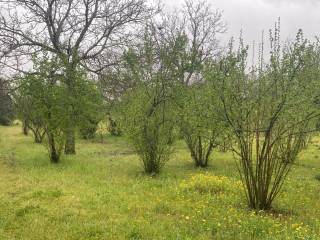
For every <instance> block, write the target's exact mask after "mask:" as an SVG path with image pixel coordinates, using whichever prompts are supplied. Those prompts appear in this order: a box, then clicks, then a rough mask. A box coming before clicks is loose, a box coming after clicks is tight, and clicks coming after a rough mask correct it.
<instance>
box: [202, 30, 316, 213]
mask: <svg viewBox="0 0 320 240" xmlns="http://www.w3.org/2000/svg"><path fill="white" fill-rule="evenodd" d="M271 46H272V51H271V58H270V63H269V64H267V65H264V63H262V62H261V64H260V66H259V67H258V68H257V69H253V71H252V73H251V74H247V73H246V62H247V49H246V48H245V47H243V45H242V43H240V50H239V51H238V52H237V53H233V52H232V50H230V52H229V54H228V55H227V56H226V57H225V58H224V59H223V60H221V62H220V63H218V64H216V65H215V66H213V67H212V69H214V70H213V71H211V73H210V74H209V75H208V76H207V77H208V78H209V79H211V81H212V82H213V86H214V89H215V91H216V92H217V93H219V94H220V99H221V103H222V106H223V108H222V112H223V113H224V117H225V121H226V122H227V123H228V124H229V126H230V129H232V131H233V134H234V136H235V138H236V140H237V144H236V146H234V149H233V150H234V152H235V153H237V154H238V155H239V157H240V160H239V162H238V163H239V170H240V175H241V178H242V181H243V183H244V186H245V192H246V197H247V200H248V204H249V206H250V207H252V208H254V209H270V208H271V204H272V202H273V200H274V199H275V198H276V197H277V196H278V194H279V192H280V190H281V187H282V186H283V183H284V181H285V179H286V176H287V175H288V173H289V172H290V170H291V168H292V163H293V162H294V161H295V160H296V158H297V156H298V153H299V152H300V151H301V150H302V148H303V146H304V143H305V142H306V139H307V138H308V135H309V132H310V129H312V127H313V122H314V121H313V119H315V118H316V117H317V116H318V115H319V113H318V111H317V110H316V109H315V108H314V104H313V102H314V99H315V98H314V97H315V91H314V88H315V85H314V80H315V79H316V78H317V75H314V69H310V67H311V66H312V67H313V66H314V64H313V58H312V57H311V56H312V53H313V49H312V46H308V44H307V42H306V41H305V40H304V39H303V38H302V33H301V32H299V33H298V35H297V40H296V42H295V43H294V44H292V45H289V46H287V47H286V48H284V49H283V50H281V48H280V43H279V30H278V28H276V30H275V33H274V36H271ZM230 49H231V48H230ZM261 54H263V53H261ZM255 70H256V71H255ZM318 72H319V71H318Z"/></svg>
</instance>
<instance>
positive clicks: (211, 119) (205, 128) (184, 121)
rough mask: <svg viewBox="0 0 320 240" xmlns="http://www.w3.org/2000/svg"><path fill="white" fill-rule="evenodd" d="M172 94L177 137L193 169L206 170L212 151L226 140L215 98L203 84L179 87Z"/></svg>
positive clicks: (206, 85)
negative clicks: (176, 118) (174, 93)
mask: <svg viewBox="0 0 320 240" xmlns="http://www.w3.org/2000/svg"><path fill="white" fill-rule="evenodd" d="M176 95H177V96H176V103H177V111H178V113H177V116H178V120H177V121H178V126H179V127H180V131H181V134H182V136H183V138H184V140H185V142H186V143H187V146H188V148H189V151H190V153H191V157H192V159H193V160H194V162H195V166H196V167H207V166H208V162H209V158H210V155H211V153H212V151H213V150H214V149H215V148H217V147H218V146H219V145H223V143H224V141H225V139H226V126H225V125H226V124H225V123H224V122H223V121H222V118H221V116H220V114H219V112H218V111H219V107H218V104H219V101H218V98H217V96H216V94H215V93H214V92H212V91H211V89H210V87H209V86H208V84H207V83H203V82H200V83H195V84H193V85H192V86H183V87H182V88H180V89H179V91H177V94H176Z"/></svg>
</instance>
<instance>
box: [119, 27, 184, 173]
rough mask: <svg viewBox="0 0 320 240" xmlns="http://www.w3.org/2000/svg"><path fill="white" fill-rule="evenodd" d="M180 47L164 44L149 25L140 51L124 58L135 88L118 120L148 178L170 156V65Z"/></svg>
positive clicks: (172, 72)
mask: <svg viewBox="0 0 320 240" xmlns="http://www.w3.org/2000/svg"><path fill="white" fill-rule="evenodd" d="M179 47H180V46H179V45H172V43H170V42H169V43H168V42H166V41H164V38H162V35H161V31H159V29H158V28H157V27H156V26H155V24H153V23H151V24H149V25H148V26H147V27H146V31H145V34H144V39H143V41H142V42H141V44H140V45H139V47H138V48H137V49H132V50H130V51H129V52H128V53H127V54H126V59H127V66H128V72H127V73H128V74H129V75H130V76H131V77H132V78H133V79H134V80H135V85H134V87H133V88H131V89H128V90H127V91H126V93H125V94H124V96H123V97H122V98H121V101H120V107H119V109H120V110H121V111H120V112H119V111H118V115H119V116H120V117H119V118H118V119H120V122H121V123H122V124H121V129H124V132H125V133H126V134H128V135H129V138H130V140H131V142H132V145H133V147H134V148H135V150H136V152H137V153H138V155H139V156H140V158H141V160H142V162H143V166H144V170H145V172H146V173H148V174H158V173H159V172H160V170H161V168H162V167H163V165H164V164H165V162H166V161H167V160H168V158H169V155H170V153H171V142H172V134H173V132H172V130H173V126H174V115H173V114H174V112H173V107H172V104H173V102H172V100H173V89H174V88H173V87H174V84H175V74H176V70H175V68H174V66H173V64H172V61H173V59H175V57H176V53H177V49H178V48H179Z"/></svg>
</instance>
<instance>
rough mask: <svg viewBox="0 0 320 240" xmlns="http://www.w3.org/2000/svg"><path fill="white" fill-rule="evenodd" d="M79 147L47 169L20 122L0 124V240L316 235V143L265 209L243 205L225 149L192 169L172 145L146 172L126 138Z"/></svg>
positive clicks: (319, 162)
mask: <svg viewBox="0 0 320 240" xmlns="http://www.w3.org/2000/svg"><path fill="white" fill-rule="evenodd" d="M77 151H78V153H77V155H76V156H72V157H63V159H62V162H61V163H60V164H58V165H52V164H50V162H49V160H48V156H47V152H46V149H45V147H44V146H43V145H37V144H35V143H33V139H32V138H31V137H25V136H23V135H22V134H21V130H20V127H18V126H15V127H0V239H5V240H6V239H24V240H25V239H30V240H31V239H32V240H34V239H54V240H56V239H68V240H69V239H75V240H79V239H86V240H87V239H223V240H224V239H235V240H238V239H243V240H248V239H263V240H265V239H277V240H278V239H320V181H319V180H317V178H319V177H318V176H319V174H320V149H319V146H318V143H314V144H313V145H311V146H310V147H309V148H308V150H306V151H304V152H303V153H302V154H301V156H300V157H299V161H298V162H297V164H295V166H294V169H293V171H292V173H291V174H290V176H289V178H288V180H287V181H286V184H285V186H284V189H283V191H282V193H281V195H280V196H279V198H278V199H277V200H276V202H275V203H274V211H273V212H268V213H265V212H259V213H255V212H253V211H251V210H249V209H248V208H247V206H246V202H245V199H244V196H243V194H242V189H241V186H240V185H239V184H238V183H239V181H238V174H237V171H236V166H235V162H234V160H233V157H232V154H230V153H214V154H213V156H212V161H211V167H209V169H208V170H206V171H204V170H197V169H194V167H193V165H192V161H191V159H190V156H189V153H188V152H187V150H186V149H185V146H184V144H183V143H182V142H179V143H178V144H177V146H176V151H175V154H174V155H173V156H172V157H171V160H170V161H169V162H168V163H167V165H166V166H165V168H164V169H163V172H162V173H161V174H160V176H158V177H155V178H150V177H148V176H146V175H144V174H143V173H142V167H141V165H140V162H139V159H138V158H137V156H136V155H134V154H133V152H132V150H131V149H130V148H129V147H128V144H127V143H126V141H125V139H123V138H113V137H107V138H106V140H105V143H103V144H101V143H92V142H86V141H79V142H78V145H77ZM206 172H207V173H206ZM203 174H204V175H203ZM222 175H224V176H226V177H227V178H221V179H222V180H221V181H220V180H217V179H220V177H215V176H222ZM205 176H207V177H205ZM196 181H197V182H196ZM199 186H200V187H199ZM206 188H207V190H206ZM200 190H201V191H200Z"/></svg>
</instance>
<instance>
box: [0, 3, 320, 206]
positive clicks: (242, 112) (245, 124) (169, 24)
mask: <svg viewBox="0 0 320 240" xmlns="http://www.w3.org/2000/svg"><path fill="white" fill-rule="evenodd" d="M0 3H1V4H3V3H6V5H5V8H3V9H6V14H4V13H3V12H1V11H0V13H1V14H2V17H1V18H0V36H1V37H0V42H1V43H2V45H1V46H2V49H0V53H1V54H2V55H1V57H0V59H1V63H2V64H3V66H5V67H7V68H8V67H9V68H11V69H15V70H18V71H19V72H20V73H21V74H19V75H18V76H16V77H15V78H14V79H15V81H14V82H13V83H12V86H14V87H15V89H16V90H15V91H14V92H13V93H12V96H13V97H14V101H15V105H16V108H17V113H18V116H19V117H20V118H21V119H22V120H23V122H24V123H25V125H26V126H28V127H29V128H30V130H31V131H32V132H33V134H34V136H35V140H36V141H37V142H41V141H42V139H43V138H45V143H46V146H48V150H49V155H50V159H51V161H52V162H55V163H57V162H58V161H59V158H60V155H61V153H62V152H63V150H64V151H65V153H66V154H70V153H75V133H76V130H77V129H79V130H80V131H79V132H80V133H81V134H82V135H83V136H84V137H85V138H88V137H90V136H92V135H93V134H94V133H95V130H96V127H97V125H98V123H99V122H100V121H101V120H102V119H104V118H106V117H107V116H108V118H109V119H110V122H111V125H110V126H111V128H112V129H111V130H112V131H114V133H116V134H118V133H120V130H121V132H123V133H124V134H125V135H127V136H128V137H129V139H130V142H131V143H132V146H133V147H134V149H135V150H136V152H137V154H138V155H139V157H140V158H141V160H142V163H143V167H144V170H145V172H146V173H148V174H158V173H159V172H160V171H161V169H162V167H163V166H164V164H165V163H166V161H168V159H169V158H170V154H171V153H172V151H173V147H174V141H175V140H176V138H178V137H181V138H183V139H184V141H185V142H186V145H187V147H188V149H189V151H190V155H191V157H192V159H193V160H194V163H195V166H197V167H206V166H207V165H208V162H209V159H210V156H211V155H212V153H213V151H214V150H215V149H217V148H223V149H227V148H228V149H230V150H232V151H233V152H234V153H235V154H236V155H237V158H236V159H237V164H238V170H239V173H240V176H241V179H242V182H243V184H244V189H245V192H246V196H247V200H248V204H249V206H250V207H252V208H254V209H270V208H271V204H272V201H273V200H274V199H275V197H276V196H277V195H278V193H279V191H280V190H281V187H282V185H283V183H284V180H285V178H286V176H287V174H288V173H289V171H290V169H291V167H292V164H293V162H294V161H295V159H296V158H297V155H298V153H299V152H300V151H301V150H302V148H303V147H304V146H305V145H306V143H307V140H308V139H309V137H310V134H311V133H312V132H313V131H314V130H315V122H316V120H317V118H318V116H319V110H318V106H317V102H318V101H317V99H318V96H317V92H318V83H317V82H318V79H319V73H320V69H319V67H320V65H319V60H320V54H319V53H320V52H319V47H318V45H317V44H316V43H310V42H309V41H307V40H305V39H304V38H303V35H302V32H301V31H299V33H298V34H297V38H296V40H295V41H294V42H291V43H288V44H286V45H285V46H284V47H281V44H280V36H279V35H280V31H279V26H276V27H275V30H274V31H271V32H270V44H271V53H270V59H269V60H268V61H264V60H263V58H264V56H265V53H264V51H263V49H264V44H263V43H262V44H261V46H260V49H259V54H258V55H259V60H258V61H257V64H254V65H253V66H248V65H247V63H248V47H247V46H245V45H244V43H243V41H242V40H241V39H240V41H239V46H238V49H235V47H234V46H233V45H234V41H233V40H231V41H230V43H229V46H228V47H227V48H226V49H223V48H220V47H219V41H218V35H219V34H221V33H223V32H224V31H225V25H224V23H223V21H222V18H221V13H220V12H219V11H213V10H212V9H211V8H210V6H209V5H208V4H205V3H204V2H197V3H195V2H193V1H186V2H185V5H184V8H183V9H182V10H181V11H177V12H174V13H172V14H168V13H164V12H161V11H160V12H159V14H158V15H157V17H154V18H153V17H152V15H154V14H155V13H156V12H157V11H158V9H157V8H154V7H150V4H148V3H147V2H146V1H143V0H141V1H136V0H134V1H127V0H126V1H105V0H85V1H82V2H78V1H64V0H52V1H37V2H35V1H29V0H21V1H0ZM17 9H19V10H20V11H24V13H25V14H24V15H23V17H25V19H22V20H20V19H19V18H18V17H17ZM8 13H9V14H8ZM43 29H45V31H43ZM136 33H138V34H136ZM39 36H41V37H39ZM23 57H27V58H29V62H30V61H32V63H33V64H32V71H26V70H25V69H21V66H22V64H21V62H20V64H18V65H13V64H14V63H16V62H17V61H12V59H18V58H19V59H21V58H23ZM102 97H104V100H103V99H102ZM119 129H120V130H119Z"/></svg>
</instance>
